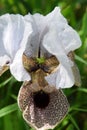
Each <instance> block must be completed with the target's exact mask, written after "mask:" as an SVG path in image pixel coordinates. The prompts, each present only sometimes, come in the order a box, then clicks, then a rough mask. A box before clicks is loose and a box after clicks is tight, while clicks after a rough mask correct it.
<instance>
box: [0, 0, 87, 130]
mask: <svg viewBox="0 0 87 130" xmlns="http://www.w3.org/2000/svg"><path fill="white" fill-rule="evenodd" d="M55 6H60V7H61V9H62V13H63V15H64V16H65V17H66V18H67V20H68V22H69V24H70V25H71V26H72V27H73V28H74V29H75V30H77V31H78V33H79V35H80V37H81V40H82V46H81V48H80V49H78V50H77V51H76V55H75V60H76V63H77V65H78V67H79V70H80V73H81V80H82V86H81V87H80V88H78V87H76V86H74V87H72V88H69V89H65V90H64V92H65V94H66V96H67V98H68V100H69V103H70V110H69V114H68V115H67V116H66V118H65V119H64V120H63V121H62V123H61V124H60V125H59V126H57V127H56V128H55V129H54V130H86V129H87V0H38V1H35V0H1V1H0V15H2V14H5V13H15V14H16V13H20V14H22V15H25V14H27V13H28V12H30V13H32V14H33V13H35V12H39V13H42V14H44V15H46V14H47V13H49V12H50V11H52V10H53V8H54V7H55ZM21 84H22V83H19V82H17V81H16V80H15V79H14V78H13V77H11V75H10V72H9V71H7V72H6V73H5V74H3V75H2V77H0V130H32V128H30V127H29V126H28V125H27V124H26V123H25V121H24V120H23V119H22V116H21V112H20V111H19V109H18V107H17V104H16V102H17V94H18V91H19V88H20V86H21Z"/></svg>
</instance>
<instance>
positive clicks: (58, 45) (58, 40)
mask: <svg viewBox="0 0 87 130" xmlns="http://www.w3.org/2000/svg"><path fill="white" fill-rule="evenodd" d="M71 31H72V30H71ZM67 39H68V35H67ZM62 40H63V37H60V36H59V35H58V32H57V29H56V27H55V26H54V25H53V24H52V25H51V26H50V29H49V32H48V33H47V34H46V35H45V37H44V39H43V46H44V47H45V48H46V49H47V50H48V52H50V53H51V54H53V55H55V56H56V57H57V59H58V60H59V62H60V66H59V71H58V76H57V80H56V87H58V88H67V87H71V86H73V84H74V82H75V81H74V76H73V73H72V69H71V67H72V65H73V63H72V62H71V61H70V59H69V58H68V57H67V53H69V52H67V50H65V47H64V45H63V44H62ZM71 41H72V39H71ZM74 41H75V43H76V41H78V39H76V37H75V39H74ZM75 43H73V44H75ZM71 47H72V46H71ZM76 48H77V47H76ZM70 50H72V48H70ZM59 76H60V77H61V80H60V82H59Z"/></svg>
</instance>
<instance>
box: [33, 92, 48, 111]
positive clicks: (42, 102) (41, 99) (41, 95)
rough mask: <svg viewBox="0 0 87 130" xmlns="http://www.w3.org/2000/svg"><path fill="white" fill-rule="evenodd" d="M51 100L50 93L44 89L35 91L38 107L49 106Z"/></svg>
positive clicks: (35, 100) (35, 101)
mask: <svg viewBox="0 0 87 130" xmlns="http://www.w3.org/2000/svg"><path fill="white" fill-rule="evenodd" d="M49 101H50V97H49V94H47V93H45V92H44V91H42V90H40V91H38V92H35V93H34V103H35V106H36V107H39V108H41V109H44V108H45V107H47V106H48V104H49Z"/></svg>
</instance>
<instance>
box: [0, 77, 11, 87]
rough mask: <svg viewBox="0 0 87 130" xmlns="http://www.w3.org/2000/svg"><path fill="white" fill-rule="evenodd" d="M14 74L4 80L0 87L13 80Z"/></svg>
mask: <svg viewBox="0 0 87 130" xmlns="http://www.w3.org/2000/svg"><path fill="white" fill-rule="evenodd" d="M12 78H13V77H12V76H11V77H10V78H8V79H7V80H6V81H4V82H2V83H1V84H0V88H1V87H3V86H5V85H6V84H7V83H9V82H10V81H11V80H12Z"/></svg>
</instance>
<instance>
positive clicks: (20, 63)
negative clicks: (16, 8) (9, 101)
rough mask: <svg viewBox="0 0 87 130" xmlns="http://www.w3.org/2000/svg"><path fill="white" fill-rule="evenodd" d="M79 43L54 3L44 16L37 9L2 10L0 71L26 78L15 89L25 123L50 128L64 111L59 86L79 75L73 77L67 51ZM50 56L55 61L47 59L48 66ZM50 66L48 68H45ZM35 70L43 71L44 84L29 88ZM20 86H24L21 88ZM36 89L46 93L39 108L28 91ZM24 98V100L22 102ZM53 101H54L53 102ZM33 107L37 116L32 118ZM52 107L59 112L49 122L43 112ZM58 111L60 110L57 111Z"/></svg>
mask: <svg viewBox="0 0 87 130" xmlns="http://www.w3.org/2000/svg"><path fill="white" fill-rule="evenodd" d="M80 46H81V40H80V37H79V35H78V34H77V32H76V31H75V30H74V29H73V28H72V27H70V26H69V25H68V22H67V20H66V19H65V18H64V16H63V15H62V14H61V12H60V8H59V7H56V8H55V9H54V10H53V11H52V12H51V13H49V14H48V15H46V16H43V15H41V14H39V13H36V14H34V15H31V14H30V13H29V14H27V15H25V16H22V15H19V14H17V15H13V14H5V15H2V16H1V17H0V75H1V74H2V73H3V72H4V71H5V70H7V69H8V68H9V69H10V72H11V73H12V75H13V76H14V77H15V78H16V79H17V80H18V81H26V82H27V85H25V84H26V82H25V83H24V84H23V86H22V88H21V89H20V91H19V98H18V100H19V101H18V102H19V106H20V108H21V110H22V111H24V118H25V120H26V121H27V122H28V123H29V124H33V125H32V126H34V128H36V129H37V128H38V127H40V125H39V124H38V123H41V128H44V129H47V128H53V126H54V124H56V123H57V122H59V121H60V120H61V119H63V117H64V116H65V115H66V113H67V111H68V103H67V99H66V97H65V96H64V94H63V92H62V90H61V88H69V87H72V86H73V85H74V84H75V83H76V82H79V78H76V71H77V73H78V77H79V71H78V69H77V68H75V63H74V59H73V58H72V56H71V55H72V54H73V51H74V50H76V49H77V48H79V47H80ZM52 57H54V59H55V60H54V61H55V62H53V63H52V61H51V60H50V62H51V67H49V64H50V63H48V62H47V60H48V59H50V58H52ZM26 61H27V62H26ZM28 61H29V63H28ZM53 66H55V67H54V68H55V69H54V68H52V67H53ZM30 69H31V70H30ZM50 69H51V71H50V72H49V70H50ZM36 71H40V72H41V73H43V72H44V73H45V75H44V74H43V75H44V76H42V78H43V79H44V81H43V83H44V82H46V84H45V87H40V88H38V87H35V88H36V89H37V90H33V86H40V85H39V83H38V82H39V81H38V80H36V81H37V82H36V81H35V82H33V81H32V78H33V77H32V72H34V74H36ZM33 76H34V75H33ZM39 76H41V75H39ZM43 83H42V84H43ZM77 84H78V83H77ZM26 86H27V87H26ZM42 86H43V85H42ZM49 86H51V87H49ZM45 88H46V90H45ZM50 88H53V89H52V91H50ZM22 89H24V92H23V90H22ZM48 89H49V91H48ZM27 91H28V93H27ZM32 91H33V92H32ZM36 91H37V92H38V93H40V95H44V94H43V93H45V94H47V95H48V97H49V99H50V100H49V101H48V104H47V106H46V108H45V107H44V108H43V110H42V108H38V109H37V105H36V106H35V108H34V105H35V101H34V98H35V97H36V96H32V95H37V93H36ZM41 93H42V94H41ZM55 94H56V96H55ZM20 95H21V96H20ZM24 95H25V96H24ZM22 96H23V98H22ZM29 97H30V99H29ZM41 97H43V96H41ZM57 98H58V99H57ZM28 99H29V101H30V100H32V102H31V101H30V103H29V101H27V100H28ZM47 99H48V98H47ZM62 100H63V102H64V104H65V106H64V104H63V102H62ZM24 102H26V104H25V105H24ZM53 102H55V103H56V105H53ZM60 102H61V103H60ZM23 105H24V107H23ZM59 106H61V107H59ZM51 107H52V108H51ZM63 107H64V109H65V108H67V109H65V110H64V112H65V113H63V109H62V108H63ZM31 108H32V109H31ZM36 109H37V113H38V114H37V116H38V117H37V116H36V117H35V118H34V116H35V115H34V112H35V111H36ZM56 109H59V110H58V112H60V116H59V117H58V114H59V113H57V117H58V118H57V117H54V116H52V118H51V119H53V118H55V119H53V120H54V122H55V123H53V126H52V124H50V123H52V122H53V120H51V122H50V120H49V119H47V116H49V114H48V113H49V112H53V111H56ZM41 111H42V113H41ZM47 111H48V112H47ZM61 111H62V113H63V114H61ZM46 112H47V115H46ZM26 113H27V114H26ZM44 113H45V114H44ZM54 113H55V112H54ZM30 115H32V116H31V121H30V117H28V116H30ZM54 115H55V114H54ZM44 116H45V117H44ZM32 118H33V119H32ZM36 118H37V120H39V118H40V119H41V120H40V122H39V121H36ZM45 118H46V119H45ZM48 120H49V121H48ZM32 122H33V123H32ZM45 123H46V128H45ZM37 124H38V125H37ZM47 124H48V125H47ZM49 124H50V125H51V126H50V125H49ZM43 126H44V127H43Z"/></svg>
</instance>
